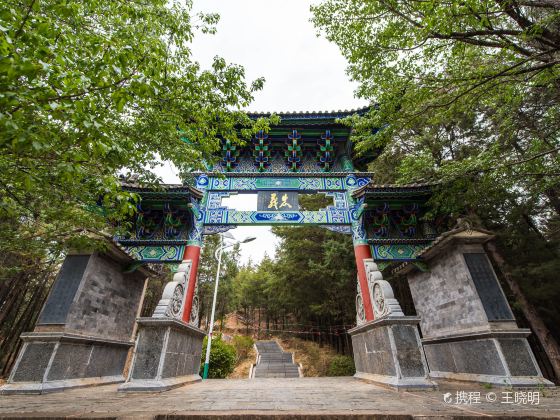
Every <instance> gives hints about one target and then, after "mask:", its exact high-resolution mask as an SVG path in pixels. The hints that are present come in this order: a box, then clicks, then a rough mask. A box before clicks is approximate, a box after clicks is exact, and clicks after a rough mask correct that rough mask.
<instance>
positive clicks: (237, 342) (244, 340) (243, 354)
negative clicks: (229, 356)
mask: <svg viewBox="0 0 560 420" xmlns="http://www.w3.org/2000/svg"><path fill="white" fill-rule="evenodd" d="M254 344H255V341H254V340H253V338H252V337H250V336H248V335H236V336H235V337H233V346H234V347H235V352H236V353H237V360H238V361H239V360H243V359H246V358H247V357H248V355H249V352H250V351H251V348H252V347H253V345H254Z"/></svg>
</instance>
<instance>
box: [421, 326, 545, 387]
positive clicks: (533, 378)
mask: <svg viewBox="0 0 560 420" xmlns="http://www.w3.org/2000/svg"><path fill="white" fill-rule="evenodd" d="M529 333H530V331H529V330H525V329H515V330H505V331H489V332H478V333H470V334H454V335H449V336H446V337H439V338H431V339H424V340H422V342H423V344H424V350H425V353H426V358H427V360H428V364H429V366H430V376H431V377H433V378H446V379H452V380H459V381H469V382H477V383H480V382H484V383H490V384H493V385H497V386H507V387H509V386H513V387H515V386H535V385H541V386H554V384H553V383H552V382H550V381H548V380H546V379H545V378H543V376H542V374H541V371H540V369H539V366H538V365H537V362H536V360H535V358H534V356H533V352H532V351H531V348H530V347H529V343H528V342H527V339H526V337H527V336H528V335H529Z"/></svg>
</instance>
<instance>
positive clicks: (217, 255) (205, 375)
mask: <svg viewBox="0 0 560 420" xmlns="http://www.w3.org/2000/svg"><path fill="white" fill-rule="evenodd" d="M224 238H227V239H233V240H234V241H235V238H234V237H233V235H232V234H231V233H229V232H225V233H221V234H220V246H219V247H218V249H217V250H216V252H215V253H214V257H215V258H216V259H217V260H218V270H217V271H216V284H215V285H214V299H213V301H212V314H211V315H210V326H209V327H208V343H207V345H206V359H205V360H204V373H203V374H202V379H207V378H208V368H209V366H210V347H211V346H212V332H213V331H214V314H215V313H216V298H217V297H218V282H219V281H220V266H221V265H222V254H223V252H224V249H226V248H229V247H230V246H233V245H236V244H245V243H247V242H251V241H254V240H255V239H256V238H255V237H254V236H248V237H247V238H245V239H243V240H242V241H235V242H232V243H230V244H224Z"/></svg>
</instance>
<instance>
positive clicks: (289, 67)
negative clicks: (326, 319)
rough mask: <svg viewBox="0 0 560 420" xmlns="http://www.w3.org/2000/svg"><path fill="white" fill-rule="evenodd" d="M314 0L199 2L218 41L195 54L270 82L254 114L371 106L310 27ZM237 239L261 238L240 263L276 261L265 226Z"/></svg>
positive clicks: (166, 170)
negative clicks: (216, 17) (215, 19)
mask: <svg viewBox="0 0 560 420" xmlns="http://www.w3.org/2000/svg"><path fill="white" fill-rule="evenodd" d="M312 3H315V2H311V1H309V0H195V1H194V10H195V11H196V12H199V11H202V12H212V13H214V12H216V13H219V14H220V22H219V23H218V26H217V29H218V32H217V34H215V35H205V34H197V36H196V37H195V40H194V43H193V46H192V52H193V56H194V59H195V60H197V61H199V62H200V64H201V66H202V67H203V68H208V67H209V66H210V65H211V63H212V59H213V57H214V56H216V55H218V56H221V57H223V58H225V59H226V61H228V62H231V63H235V64H240V65H242V66H243V67H244V68H245V73H246V78H247V81H248V82H249V83H250V81H252V80H254V79H256V78H258V77H264V78H265V79H266V82H265V85H264V89H263V90H262V91H260V92H258V93H257V94H256V95H255V101H254V102H253V103H252V104H251V106H250V107H249V110H251V111H277V112H279V111H331V110H338V109H352V108H359V107H362V106H365V105H366V102H365V101H363V100H358V99H356V98H354V95H353V91H354V89H355V88H356V85H355V84H353V83H350V81H349V80H348V77H347V76H346V74H345V68H346V62H345V60H344V58H343V57H342V55H341V54H340V52H339V50H338V47H336V45H334V44H331V43H329V42H328V41H326V40H325V39H324V38H318V37H316V35H315V34H316V31H315V28H314V27H313V24H312V23H311V22H310V21H309V20H310V18H311V12H310V11H309V6H310V5H311V4H312ZM158 173H160V175H161V176H162V177H163V180H164V182H167V183H176V182H179V179H178V178H177V177H176V176H175V175H174V171H173V169H172V168H171V167H170V165H169V164H166V165H164V167H163V168H162V169H161V171H158ZM227 203H228V206H235V207H236V208H239V209H240V207H239V206H248V205H249V206H251V207H252V205H251V204H249V203H248V202H247V197H245V198H244V197H243V196H242V195H238V196H236V197H231V198H230V199H228V202H227ZM231 233H232V234H233V235H234V236H235V237H236V238H237V239H243V238H244V237H246V236H256V237H257V239H256V240H255V241H253V242H250V243H247V244H244V245H242V248H241V252H242V263H246V262H247V261H248V260H249V258H250V259H251V260H252V261H253V262H259V261H260V260H261V259H262V258H263V256H264V254H265V253H267V254H268V255H269V256H273V255H274V252H275V245H276V243H277V240H276V237H275V236H274V235H273V234H272V233H271V232H270V228H269V227H265V226H258V227H253V226H240V227H238V228H236V229H234V230H232V231H231Z"/></svg>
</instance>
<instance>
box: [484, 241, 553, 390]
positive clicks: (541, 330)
mask: <svg viewBox="0 0 560 420" xmlns="http://www.w3.org/2000/svg"><path fill="white" fill-rule="evenodd" d="M486 248H487V249H488V251H489V252H490V255H491V256H492V258H493V260H494V261H495V262H496V264H497V265H498V267H499V268H500V271H501V272H502V274H503V275H504V279H505V280H506V282H507V284H508V286H509V287H510V289H511V291H512V293H513V295H514V296H515V299H516V301H517V303H518V304H519V307H520V308H521V311H522V312H523V315H525V318H527V321H528V322H529V325H530V326H531V329H532V330H533V332H534V333H535V335H536V336H537V338H538V339H539V341H540V343H541V345H542V346H543V349H544V351H545V353H546V355H547V356H548V359H549V361H550V364H551V365H552V369H553V370H554V374H555V375H556V381H558V380H560V346H559V345H558V342H557V341H556V340H555V339H554V337H553V336H552V334H551V333H550V331H549V329H548V328H547V326H546V325H545V324H544V322H543V321H542V319H541V317H540V316H539V314H538V312H537V310H536V309H535V308H534V306H533V305H531V303H530V302H529V301H528V300H527V298H526V297H525V295H524V294H523V291H522V290H521V288H520V287H519V285H518V284H517V282H516V281H515V280H514V279H513V278H512V277H511V275H510V273H509V272H508V270H507V267H506V265H505V260H504V259H503V258H502V256H501V255H500V253H499V252H498V250H497V249H496V245H495V244H493V243H489V244H488V245H487V246H486Z"/></svg>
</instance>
